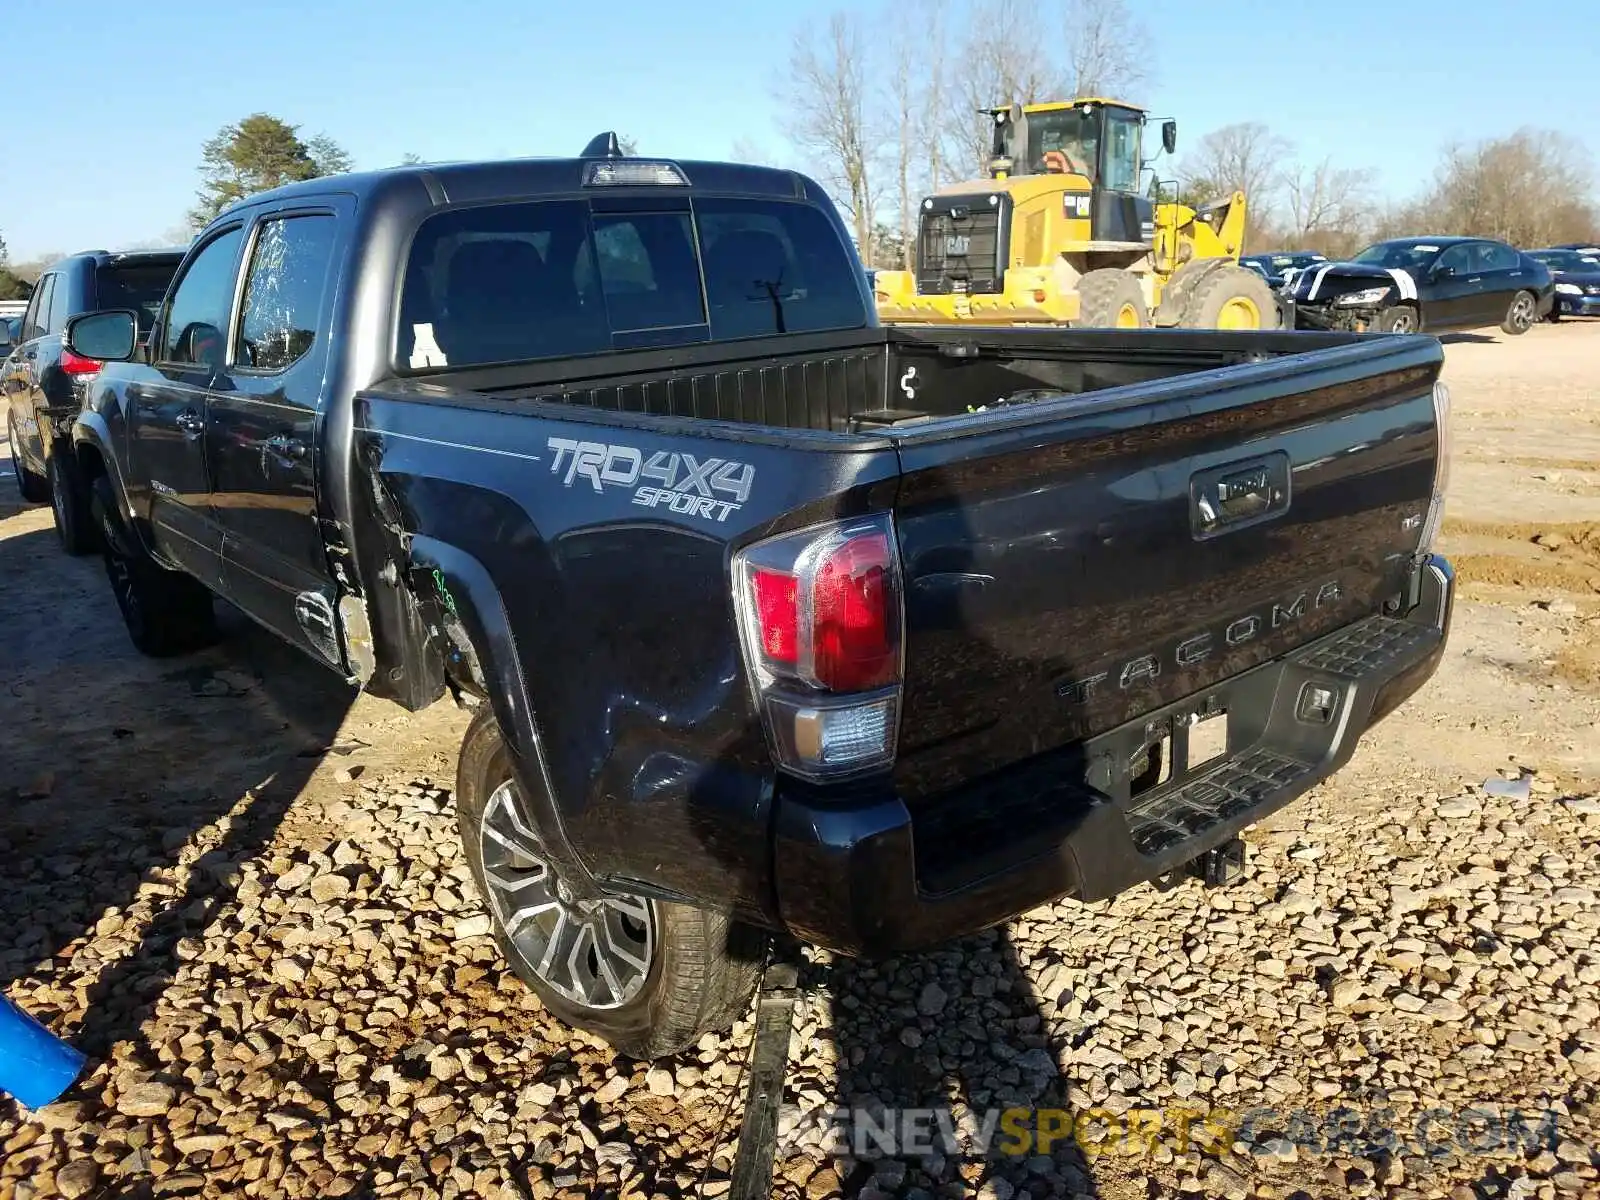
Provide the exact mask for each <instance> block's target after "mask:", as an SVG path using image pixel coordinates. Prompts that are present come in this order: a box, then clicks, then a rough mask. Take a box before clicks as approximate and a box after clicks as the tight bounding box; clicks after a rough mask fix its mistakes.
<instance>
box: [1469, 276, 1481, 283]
mask: <svg viewBox="0 0 1600 1200" xmlns="http://www.w3.org/2000/svg"><path fill="white" fill-rule="evenodd" d="M1467 282H1468V283H1482V282H1483V276H1482V275H1474V276H1472V277H1471V278H1470V279H1468V280H1467Z"/></svg>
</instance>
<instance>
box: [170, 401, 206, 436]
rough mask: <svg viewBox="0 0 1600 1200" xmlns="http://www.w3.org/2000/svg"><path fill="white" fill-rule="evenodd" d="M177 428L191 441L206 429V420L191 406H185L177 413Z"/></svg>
mask: <svg viewBox="0 0 1600 1200" xmlns="http://www.w3.org/2000/svg"><path fill="white" fill-rule="evenodd" d="M177 425H178V428H179V429H181V430H183V436H184V437H186V438H188V439H189V440H190V441H193V440H194V439H195V438H197V437H199V436H200V435H201V434H202V433H204V432H205V430H206V421H205V418H204V417H202V416H201V415H200V414H199V413H197V412H195V410H194V409H192V408H186V409H184V410H183V411H182V412H181V413H179V414H178V421H177Z"/></svg>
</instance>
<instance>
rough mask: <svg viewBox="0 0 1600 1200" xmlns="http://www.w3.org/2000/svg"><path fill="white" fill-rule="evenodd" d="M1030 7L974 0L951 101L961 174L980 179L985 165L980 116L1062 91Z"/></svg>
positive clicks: (985, 126) (985, 133) (1014, 1)
mask: <svg viewBox="0 0 1600 1200" xmlns="http://www.w3.org/2000/svg"><path fill="white" fill-rule="evenodd" d="M1051 44H1052V42H1051V39H1050V38H1049V37H1048V36H1047V35H1046V33H1045V30H1044V26H1043V22H1041V21H1040V19H1039V9H1038V6H1037V5H1036V4H1029V3H1026V2H1025V0H974V3H973V4H972V8H971V11H970V13H969V14H968V23H967V30H966V37H965V38H964V39H963V41H962V48H961V63H962V67H963V74H962V76H961V78H960V81H959V83H958V85H957V88H956V96H955V99H956V101H957V103H958V104H959V105H960V106H961V108H962V109H963V111H960V112H958V114H957V117H956V121H955V123H954V129H955V131H956V132H955V137H954V138H953V141H954V142H955V144H956V145H958V146H959V153H960V155H961V157H962V158H964V159H966V162H965V163H963V164H962V167H963V168H964V169H968V170H974V171H976V172H977V173H978V174H980V175H981V174H983V172H984V170H985V168H986V166H987V164H988V159H989V147H990V136H991V130H992V128H993V126H992V123H991V122H990V120H989V119H988V118H987V117H985V116H982V115H980V114H981V112H982V110H984V109H987V108H993V107H995V106H997V105H1002V104H1014V103H1019V102H1020V103H1022V104H1032V103H1035V102H1037V101H1040V100H1051V99H1060V98H1061V97H1062V96H1063V95H1064V94H1065V91H1066V88H1065V85H1064V84H1063V83H1062V80H1061V71H1060V70H1059V69H1058V68H1057V67H1056V65H1055V63H1054V62H1052V60H1051V57H1050V54H1049V49H1048V48H1049V47H1050V45H1051Z"/></svg>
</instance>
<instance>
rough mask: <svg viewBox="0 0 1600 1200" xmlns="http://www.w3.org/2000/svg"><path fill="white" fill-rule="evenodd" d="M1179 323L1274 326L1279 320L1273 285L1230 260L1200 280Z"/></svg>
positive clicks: (1214, 326) (1200, 326) (1192, 326)
mask: <svg viewBox="0 0 1600 1200" xmlns="http://www.w3.org/2000/svg"><path fill="white" fill-rule="evenodd" d="M1179 324H1180V325H1182V326H1183V327H1184V328H1186V329H1277V328H1278V327H1279V326H1280V325H1281V324H1282V320H1281V319H1280V316H1279V310H1278V298H1277V296H1276V295H1274V294H1273V291H1272V286H1271V285H1270V284H1269V283H1267V281H1266V280H1265V279H1263V278H1261V276H1259V275H1257V274H1256V273H1255V272H1254V271H1252V270H1250V269H1249V268H1248V267H1240V266H1236V265H1234V264H1232V263H1229V264H1226V265H1224V266H1220V267H1218V268H1217V269H1216V270H1214V271H1212V272H1211V273H1210V274H1209V275H1207V276H1206V277H1205V278H1204V279H1202V280H1201V281H1200V283H1199V285H1198V286H1197V287H1196V288H1195V290H1194V292H1193V294H1192V295H1190V296H1189V298H1188V303H1187V304H1186V305H1185V306H1184V310H1183V315H1182V317H1181V318H1180V320H1179Z"/></svg>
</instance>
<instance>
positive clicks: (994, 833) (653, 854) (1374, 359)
mask: <svg viewBox="0 0 1600 1200" xmlns="http://www.w3.org/2000/svg"><path fill="white" fill-rule="evenodd" d="M613 149H614V148H613V147H610V146H609V144H608V143H607V141H606V140H605V139H603V138H602V139H597V140H596V143H594V144H592V145H591V147H590V148H589V150H587V151H586V152H585V154H584V155H583V156H580V157H578V158H574V159H561V160H524V161H517V162H508V163H471V164H457V165H448V166H413V167H404V168H399V169H395V170H390V171H384V172H381V173H377V174H370V175H356V176H345V177H339V178H335V179H322V180H317V181H314V182H308V183H303V184H297V185H293V186H291V187H289V188H287V189H284V190H280V191H276V192H271V193H268V194H265V195H261V196H257V197H254V198H252V199H250V200H248V201H245V202H242V203H240V204H239V205H236V206H235V207H233V208H231V209H229V210H228V211H227V212H225V213H223V214H222V215H221V216H219V217H218V218H217V219H216V220H215V221H214V222H213V223H212V224H211V226H210V227H209V228H208V229H206V230H205V231H204V232H203V233H202V235H201V236H200V237H199V238H198V239H197V240H196V241H195V243H194V245H193V246H192V248H191V249H190V250H189V252H188V254H187V256H186V258H185V261H184V263H183V265H182V266H181V268H180V269H179V271H178V273H177V276H176V278H175V281H174V283H173V286H172V289H171V290H170V292H169V294H168V295H167V297H166V299H165V300H164V302H163V304H162V306H161V309H160V312H159V315H158V318H157V321H156V325H155V328H154V330H153V332H152V333H151V335H150V336H149V338H148V340H147V341H146V342H144V344H142V345H136V341H137V340H138V339H137V337H136V334H135V329H136V322H135V319H134V316H133V314H131V313H126V312H123V313H118V312H104V313H98V314H93V315H89V316H85V317H81V318H79V319H77V320H75V321H73V322H72V323H71V325H70V326H69V329H68V332H67V338H68V342H69V345H71V346H72V347H74V348H75V352H77V353H80V354H83V355H85V356H88V357H92V358H95V359H97V360H99V361H102V362H104V363H106V364H107V365H106V366H105V367H104V368H103V369H102V370H101V371H100V372H99V373H98V374H97V375H96V376H95V377H94V381H93V385H92V392H91V394H90V395H89V397H88V398H87V400H86V403H85V407H84V409H83V412H82V415H81V416H80V417H79V419H78V420H77V422H76V425H75V427H74V437H75V439H76V448H77V453H78V455H79V459H80V463H81V465H82V467H83V470H84V472H85V473H86V475H87V476H88V477H90V478H91V479H92V480H93V495H94V497H95V500H96V504H97V508H98V513H99V519H100V522H101V528H102V532H103V534H104V543H105V547H106V550H105V553H106V559H107V568H108V573H109V575H110V577H111V580H112V582H113V585H114V588H115V591H116V594H117V598H118V602H119V603H120V605H121V608H122V611H123V613H124V615H125V617H126V619H127V624H128V627H129V630H130V632H131V634H132V636H133V638H134V640H135V642H136V643H137V644H138V645H139V646H140V647H141V648H142V649H144V650H146V651H148V652H151V653H156V654H166V653H175V652H181V651H183V650H185V649H187V648H189V647H192V646H195V645H196V644H197V643H198V642H199V641H201V640H203V639H205V638H206V637H207V636H208V635H209V630H210V628H211V627H210V620H211V601H212V596H213V594H217V595H221V596H224V597H226V598H227V599H228V600H230V601H231V602H232V603H234V604H235V605H237V606H238V607H240V608H241V609H243V611H244V612H246V613H248V614H249V615H250V616H251V617H253V618H254V619H255V620H257V621H259V622H260V623H262V624H263V625H265V626H267V627H269V628H270V629H272V630H275V631H276V632H277V633H278V634H280V635H281V636H282V637H284V638H286V639H288V640H289V641H291V642H293V643H295V644H296V645H298V646H300V647H301V648H302V649H304V650H305V651H306V652H307V653H308V654H310V655H311V656H313V657H314V658H316V659H318V660H319V661H321V662H323V663H325V664H326V665H327V666H328V667H330V668H331V669H333V670H334V671H336V672H338V673H339V674H340V675H341V676H343V677H344V678H345V679H346V680H347V681H348V682H349V684H350V686H352V687H356V686H362V687H365V688H367V689H369V690H370V691H372V692H374V693H377V694H379V695H381V696H384V697H388V698H390V699H392V700H394V701H396V702H398V703H400V704H401V705H404V706H406V707H408V708H411V709H416V708H420V707H422V706H424V705H428V704H431V703H433V702H434V701H436V700H439V699H441V698H442V697H445V696H446V695H448V694H450V693H452V692H453V693H455V694H456V695H458V696H459V697H461V698H462V700H463V702H465V703H468V704H471V703H473V702H474V700H475V699H476V700H477V701H478V702H479V704H480V711H479V713H478V715H477V716H476V717H475V719H474V721H473V722H472V725H471V727H470V732H468V734H467V736H466V740H465V744H464V746H463V748H462V751H461V758H460V767H459V786H458V790H457V803H458V807H459V818H460V828H461V836H462V840H463V844H464V847H465V853H466V855H467V857H468V859H469V861H470V863H471V866H472V868H473V870H474V872H475V873H476V876H477V879H478V882H479V884H480V887H481V888H482V891H483V895H484V898H485V901H486V904H487V906H488V908H489V910H490V912H491V914H492V916H493V921H494V926H495V930H496V935H497V937H498V939H499V942H500V944H501V947H502V949H503V951H504V953H505V954H506V955H507V957H508V959H509V961H510V962H511V963H512V964H513V966H514V967H515V969H516V970H517V971H518V972H519V973H520V974H521V975H522V976H523V977H524V978H525V979H526V980H528V982H529V983H530V984H531V985H532V986H533V987H534V988H536V989H537V990H538V991H539V993H540V994H541V996H542V997H543V998H544V1000H545V1001H546V1003H547V1004H548V1006H549V1007H550V1008H551V1009H553V1010H554V1011H556V1012H557V1013H558V1014H560V1015H562V1016H563V1017H564V1018H565V1019H567V1020H569V1021H571V1022H573V1023H575V1024H579V1025H582V1026H585V1027H587V1028H590V1029H593V1030H595V1031H598V1032H599V1033H601V1034H602V1035H604V1036H606V1037H608V1038H609V1039H611V1040H612V1042H613V1043H614V1044H615V1045H617V1046H618V1047H619V1048H621V1049H623V1050H625V1051H627V1052H629V1053H631V1054H634V1055H637V1056H641V1057H650V1056H657V1055H661V1054H665V1053H668V1052H671V1051H674V1050H677V1049H680V1048H682V1047H684V1046H686V1045H689V1044H691V1043H692V1042H693V1041H694V1040H695V1039H696V1038H697V1037H698V1036H699V1034H700V1033H701V1032H703V1031H704V1030H706V1029H710V1028H716V1027H719V1026H725V1025H726V1024H728V1023H730V1022H731V1021H732V1020H733V1019H734V1018H735V1016H737V1014H738V1012H739V1011H740V1009H741V1008H742V1006H743V1005H744V1004H745V1003H746V1002H747V1000H748V997H749V994H750V990H751V988H752V986H753V983H754V980H755V978H756V975H757V973H758V969H759V963H760V960H761V958H762V955H763V953H764V948H765V945H766V939H767V937H768V935H769V932H770V931H784V932H787V933H791V934H793V935H797V936H798V937H800V938H801V939H805V940H809V941H811V942H813V943H816V944H821V945H824V946H827V947H830V948H832V949H834V950H836V951H838V952H841V953H844V954H847V955H862V956H884V955H889V954H894V953H899V952H902V951H909V950H912V949H915V948H917V947H922V946H926V945H930V944H933V943H937V942H940V941H943V940H945V939H949V938H952V937H954V936H957V935H960V934H963V933H966V932H969V931H973V930H977V929H981V928H984V927H987V926H991V925H994V924H997V923H1000V922H1003V921H1005V920H1007V919H1009V918H1010V917H1012V916H1014V915H1015V914H1018V913H1020V912H1023V911H1025V910H1027V909H1029V908H1031V907H1033V906H1035V905H1038V904H1040V903H1043V902H1046V901H1050V900H1052V899H1054V898H1056V897H1060V896H1076V897H1080V898H1083V899H1085V900H1093V899H1096V898H1100V897H1105V896H1109V895H1112V894H1113V893H1116V892H1119V891H1121V890H1123V889H1126V888H1129V887H1132V886H1134V885H1136V884H1139V883H1141V882H1143V881H1151V880H1153V881H1157V882H1161V883H1166V882H1169V881H1177V880H1179V879H1182V878H1185V877H1186V876H1188V875H1190V874H1195V873H1208V874H1217V873H1220V872H1222V871H1223V869H1224V868H1226V867H1228V866H1229V865H1230V861H1231V860H1230V857H1229V856H1230V854H1231V852H1232V851H1233V850H1234V849H1235V848H1237V846H1238V842H1237V834H1238V833H1239V831H1240V830H1241V829H1242V828H1243V827H1244V826H1246V825H1248V824H1250V823H1252V822H1255V821H1257V820H1259V819H1260V818H1262V817H1263V816H1265V815H1266V814H1268V813H1269V812H1271V811H1273V810H1275V809H1277V808H1279V807H1280V806H1282V805H1284V804H1286V803H1288V802H1289V801H1290V800H1292V799H1293V798H1295V797H1296V796H1298V795H1300V794H1302V793H1303V792H1304V791H1305V790H1306V789H1307V788H1309V787H1311V786H1312V785H1313V784H1315V783H1316V782H1317V781H1318V780H1320V779H1323V778H1324V777H1326V776H1327V775H1328V774H1329V773H1330V772H1332V771H1333V770H1335V769H1336V768H1338V767H1339V766H1340V765H1341V764H1343V763H1344V762H1345V761H1346V760H1347V759H1348V758H1349V756H1350V755H1351V753H1352V752H1353V750H1354V748H1355V745H1356V740H1357V738H1358V737H1359V736H1360V735H1361V734H1362V733H1363V732H1364V731H1365V730H1366V729H1367V728H1368V727H1369V726H1370V725H1371V724H1372V723H1373V722H1375V721H1376V720H1378V719H1379V718H1381V717H1382V716H1384V715H1385V714H1387V713H1388V712H1390V711H1391V710H1392V709H1393V708H1395V706H1396V705H1398V704H1400V703H1401V702H1402V701H1403V700H1404V699H1405V698H1406V697H1407V696H1409V695H1410V694H1411V693H1412V692H1413V691H1415V690H1416V688H1417V687H1419V686H1420V685H1421V684H1422V683H1423V681H1424V680H1426V679H1427V678H1428V676H1429V675H1430V674H1431V673H1432V672H1433V670H1434V668H1435V665H1436V664H1437V662H1438V660H1439V657H1440V654H1441V653H1442V650H1443V647H1444V644H1445V638H1446V632H1447V629H1448V625H1449V618H1450V608H1451V598H1452V578H1453V577H1452V573H1451V570H1450V568H1449V566H1448V564H1447V563H1446V562H1445V561H1444V560H1442V559H1440V558H1439V557H1437V556H1436V555H1433V554H1432V553H1431V547H1432V545H1433V541H1434V536H1435V534H1436V533H1437V532H1438V528H1439V523H1440V520H1441V511H1442V493H1443V488H1444V480H1445V474H1446V464H1447V462H1448V455H1447V452H1446V440H1445V438H1444V434H1445V432H1446V430H1447V427H1448V426H1447V415H1448V396H1447V393H1446V392H1445V390H1444V389H1443V387H1442V386H1441V385H1440V384H1439V382H1438V377H1439V371H1440V367H1441V363H1442V352H1441V349H1440V346H1439V344H1438V342H1437V341H1435V340H1434V339H1432V338H1428V337H1423V336H1377V335H1372V336H1362V335H1353V334H1340V333H1314V332H1307V333H1290V332H1251V333H1226V332H1212V331H1179V330H1150V331H1140V332H1133V333H1123V332H1114V331H1061V330H1057V329H1008V330H985V329H968V328H962V329H950V330H942V329H939V330H909V329H888V328H882V327H879V326H878V325H877V324H876V322H875V320H874V317H873V304H872V298H871V296H870V295H869V294H868V292H867V289H866V286H865V283H864V280H865V276H864V273H863V272H862V269H861V267H860V264H859V261H858V260H857V259H856V257H855V255H854V252H853V250H852V249H851V246H850V242H849V239H848V236H847V234H846V231H845V229H844V227H843V224H842V222H841V221H840V219H839V217H838V215H837V213H836V211H835V210H834V207H833V205H832V204H831V202H830V201H829V200H828V199H827V198H826V196H825V194H824V193H823V191H822V190H821V189H820V188H819V187H818V186H817V185H816V184H815V183H814V182H812V181H811V180H809V179H807V178H805V177H803V176H801V175H797V174H794V173H791V172H787V171H780V170H773V169H767V168H757V167H751V166H743V165H735V164H723V163H710V162H688V161H682V162H669V161H644V160H640V159H635V158H623V157H619V156H617V155H616V154H614V153H613V152H612V150H613Z"/></svg>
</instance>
